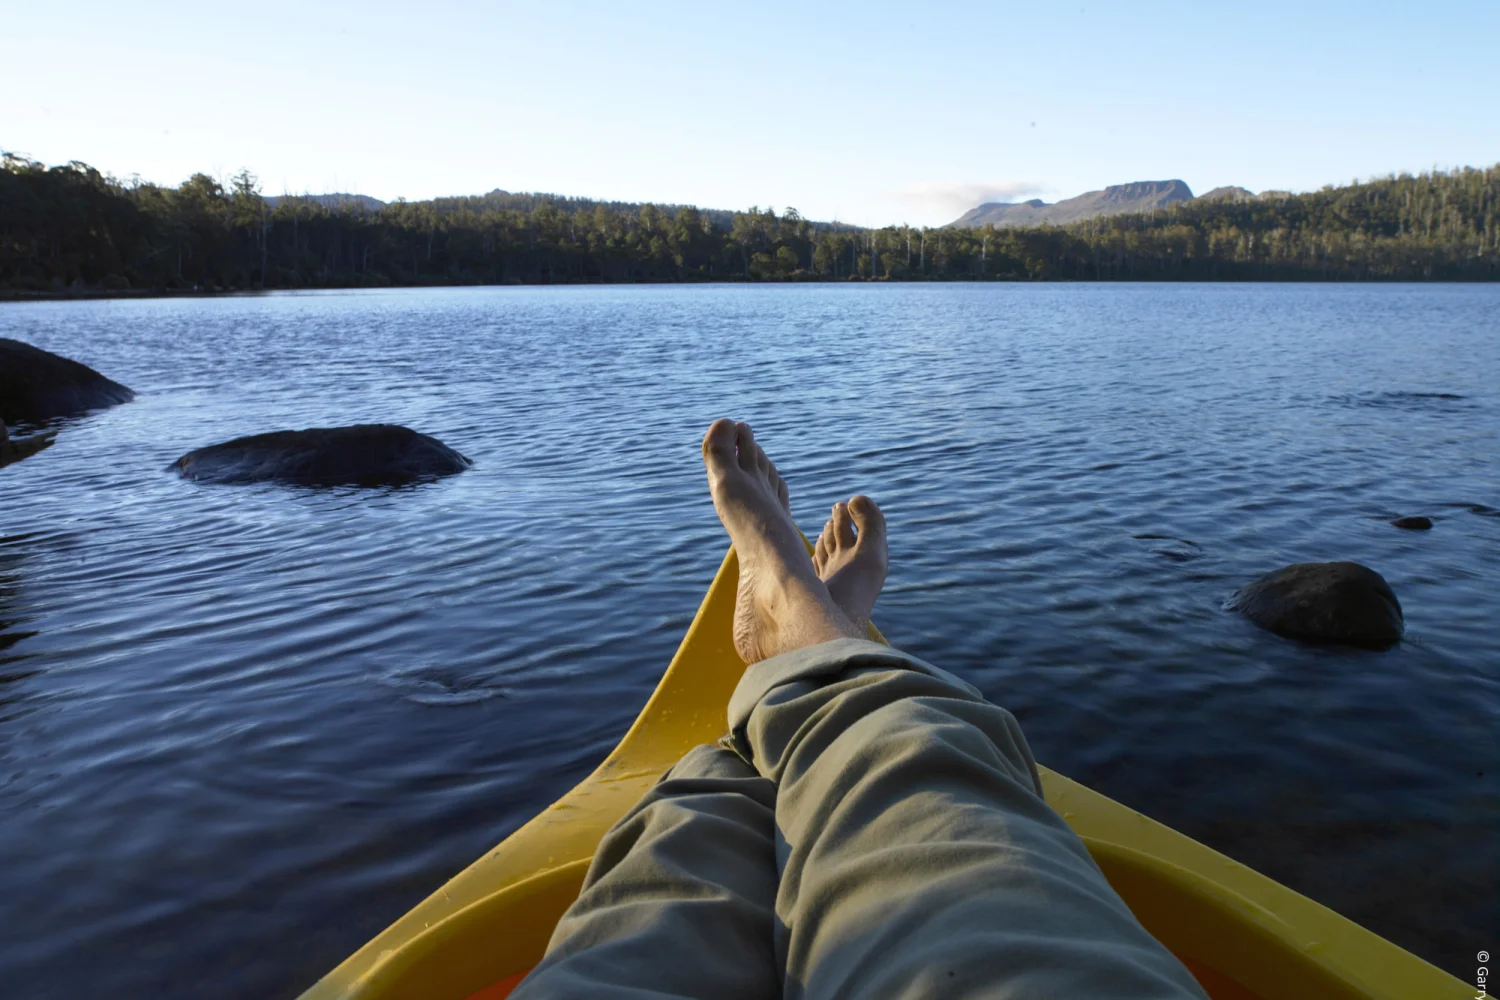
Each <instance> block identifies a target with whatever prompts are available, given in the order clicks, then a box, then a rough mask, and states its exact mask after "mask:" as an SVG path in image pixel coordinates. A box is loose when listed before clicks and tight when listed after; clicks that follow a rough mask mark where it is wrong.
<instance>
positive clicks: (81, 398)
mask: <svg viewBox="0 0 1500 1000" xmlns="http://www.w3.org/2000/svg"><path fill="white" fill-rule="evenodd" d="M134 398H135V393H133V392H131V391H130V390H129V389H127V388H125V387H124V386H123V385H121V384H120V383H118V382H111V381H110V380H109V379H107V378H105V377H104V376H103V375H100V374H99V373H98V372H96V371H94V369H92V368H90V367H89V366H88V365H84V364H79V363H78V362H77V361H70V360H69V359H67V358H63V357H59V356H58V355H56V354H53V353H51V352H50V351H44V350H42V349H41V348H39V347H32V346H31V345H30V344H23V343H21V341H19V340H9V339H6V338H4V337H0V420H4V421H6V422H8V423H13V424H15V423H29V424H39V423H41V422H43V421H45V420H51V419H52V418H53V417H71V416H74V415H76V414H79V413H86V412H87V411H89V410H96V409H99V408H101V407H105V406H114V405H115V404H117V403H128V402H130V401H131V400H132V399H134Z"/></svg>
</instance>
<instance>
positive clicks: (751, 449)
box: [734, 421, 765, 472]
mask: <svg viewBox="0 0 1500 1000" xmlns="http://www.w3.org/2000/svg"><path fill="white" fill-rule="evenodd" d="M734 429H735V437H736V439H737V440H736V443H737V444H738V445H739V449H740V455H739V458H740V468H742V469H744V470H745V471H746V472H756V471H758V470H759V468H760V462H761V459H763V458H765V452H763V451H761V450H760V445H758V444H756V443H755V432H754V431H752V430H751V429H750V425H749V424H747V423H745V422H744V421H740V422H739V423H737V424H735V425H734Z"/></svg>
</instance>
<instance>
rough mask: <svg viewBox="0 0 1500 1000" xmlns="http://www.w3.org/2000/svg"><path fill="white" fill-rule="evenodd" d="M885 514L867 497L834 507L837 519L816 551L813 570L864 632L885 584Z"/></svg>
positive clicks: (824, 532)
mask: <svg viewBox="0 0 1500 1000" xmlns="http://www.w3.org/2000/svg"><path fill="white" fill-rule="evenodd" d="M886 566H887V556H886V545H885V515H884V514H883V513H881V511H880V507H879V506H878V505H876V503H875V501H874V500H871V499H870V498H869V497H867V496H865V495H864V494H857V495H855V496H853V497H850V498H849V502H848V503H836V504H834V505H833V517H832V518H831V519H830V520H829V521H828V523H827V524H825V525H823V534H821V535H819V536H818V544H817V545H816V546H815V547H814V549H813V568H814V569H816V570H817V571H818V579H820V580H822V581H823V582H824V583H825V584H827V585H828V593H829V594H830V595H831V596H832V597H833V601H834V603H835V604H837V605H838V606H839V607H840V608H842V609H843V612H844V614H845V615H847V616H848V617H849V620H850V621H851V622H853V623H854V624H855V625H856V626H858V627H859V628H860V629H861V630H863V629H864V628H865V627H866V626H867V625H869V624H870V612H871V611H872V610H874V608H875V598H877V597H879V596H880V588H881V587H882V586H884V585H885V573H886Z"/></svg>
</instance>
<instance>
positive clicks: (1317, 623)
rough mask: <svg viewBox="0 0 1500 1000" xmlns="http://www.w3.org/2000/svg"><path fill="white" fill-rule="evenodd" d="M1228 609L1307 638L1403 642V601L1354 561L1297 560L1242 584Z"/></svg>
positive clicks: (1379, 645)
mask: <svg viewBox="0 0 1500 1000" xmlns="http://www.w3.org/2000/svg"><path fill="white" fill-rule="evenodd" d="M1225 607H1227V608H1229V609H1231V610H1234V611H1238V612H1239V613H1240V614H1242V615H1244V616H1245V617H1246V618H1249V619H1250V620H1251V621H1253V622H1254V623H1255V624H1257V625H1259V626H1260V627H1261V628H1264V629H1268V630H1269V631H1272V632H1275V633H1276V634H1277V635H1281V636H1286V637H1287V638H1288V639H1301V640H1302V641H1304V642H1337V643H1343V644H1346V645H1350V646H1359V647H1362V648H1364V649H1389V648H1390V647H1391V646H1394V645H1395V644H1396V643H1397V642H1399V641H1400V640H1401V632H1402V630H1403V628H1404V627H1405V623H1404V622H1403V620H1402V617H1401V602H1400V601H1398V600H1396V595H1395V594H1394V593H1393V592H1392V591H1391V588H1390V585H1389V584H1387V583H1386V582H1385V578H1384V577H1382V576H1381V575H1380V574H1379V573H1377V572H1375V571H1374V570H1372V569H1370V568H1368V567H1366V566H1361V565H1360V564H1359V563H1352V562H1326V563H1296V564H1295V565H1292V566H1287V567H1286V568H1284V569H1279V570H1277V571H1276V572H1274V573H1268V574H1266V575H1265V576H1263V577H1261V578H1260V579H1259V580H1256V581H1255V582H1254V583H1252V584H1250V585H1249V586H1247V587H1243V588H1241V589H1240V590H1239V591H1237V592H1236V593H1235V595H1234V596H1233V597H1231V598H1230V599H1229V602H1228V603H1227V604H1226V605H1225Z"/></svg>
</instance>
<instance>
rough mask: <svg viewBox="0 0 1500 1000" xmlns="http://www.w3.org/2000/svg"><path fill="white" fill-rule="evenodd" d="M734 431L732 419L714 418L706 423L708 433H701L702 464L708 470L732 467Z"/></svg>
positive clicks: (719, 470) (714, 470) (722, 469)
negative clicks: (711, 421)
mask: <svg viewBox="0 0 1500 1000" xmlns="http://www.w3.org/2000/svg"><path fill="white" fill-rule="evenodd" d="M735 433H736V428H735V424H734V421H733V420H715V421H714V422H713V423H711V424H709V425H708V433H706V434H704V435H703V464H704V465H707V466H708V469H709V471H710V472H722V471H724V470H726V469H730V468H733V467H734V439H735Z"/></svg>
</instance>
